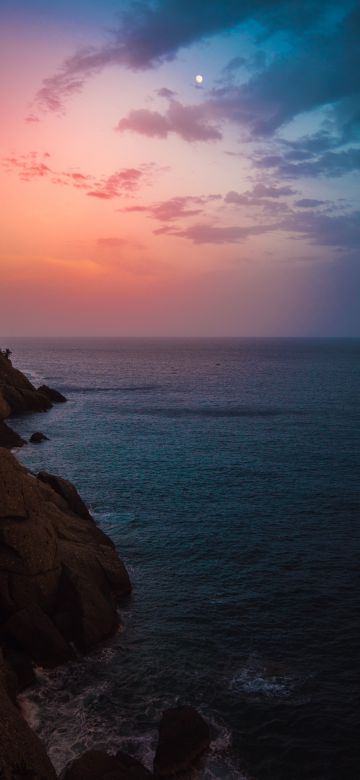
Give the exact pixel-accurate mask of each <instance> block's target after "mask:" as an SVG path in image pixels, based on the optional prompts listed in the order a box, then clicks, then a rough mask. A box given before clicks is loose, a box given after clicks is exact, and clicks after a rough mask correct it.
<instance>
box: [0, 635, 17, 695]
mask: <svg viewBox="0 0 360 780" xmlns="http://www.w3.org/2000/svg"><path fill="white" fill-rule="evenodd" d="M0 686H2V687H3V688H4V689H5V691H6V693H7V695H8V696H9V699H11V701H13V702H14V703H16V696H17V693H18V681H17V677H16V674H15V672H14V671H13V669H11V666H10V665H9V664H8V662H7V660H5V658H4V654H3V651H2V650H1V648H0Z"/></svg>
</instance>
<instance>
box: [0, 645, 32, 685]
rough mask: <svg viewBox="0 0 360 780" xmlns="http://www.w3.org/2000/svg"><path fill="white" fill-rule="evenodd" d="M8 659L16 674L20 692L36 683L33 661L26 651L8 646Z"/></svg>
mask: <svg viewBox="0 0 360 780" xmlns="http://www.w3.org/2000/svg"><path fill="white" fill-rule="evenodd" d="M5 649H6V655H5V658H6V661H7V663H8V666H9V667H10V669H11V670H12V671H13V673H14V674H15V675H16V679H17V690H18V692H19V693H21V692H22V691H25V690H26V688H30V687H31V686H32V685H35V683H36V676H35V672H34V667H33V665H32V661H31V660H30V658H29V656H28V655H26V653H24V652H22V651H21V650H15V649H14V648H13V647H7V648H5Z"/></svg>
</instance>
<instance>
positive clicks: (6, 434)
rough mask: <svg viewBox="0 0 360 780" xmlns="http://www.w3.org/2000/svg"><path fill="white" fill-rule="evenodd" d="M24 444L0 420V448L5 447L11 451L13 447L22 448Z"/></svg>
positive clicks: (22, 440) (14, 432)
mask: <svg viewBox="0 0 360 780" xmlns="http://www.w3.org/2000/svg"><path fill="white" fill-rule="evenodd" d="M24 444H26V442H25V441H24V439H22V438H21V436H19V434H18V433H16V431H13V430H12V428H9V426H8V425H6V423H4V422H3V421H2V420H0V447H7V448H8V449H11V450H12V449H13V447H22V446H23V445H24Z"/></svg>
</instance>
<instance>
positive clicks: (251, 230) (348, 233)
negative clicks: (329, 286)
mask: <svg viewBox="0 0 360 780" xmlns="http://www.w3.org/2000/svg"><path fill="white" fill-rule="evenodd" d="M275 231H278V232H281V233H283V234H285V235H287V236H289V237H291V238H296V239H300V238H301V239H305V240H308V241H310V242H311V244H314V245H317V246H322V247H330V248H332V249H334V250H336V251H337V250H341V251H344V250H346V251H355V252H357V253H358V252H359V249H360V211H353V212H350V213H347V214H341V215H336V216H329V215H328V214H324V213H322V212H315V211H314V212H307V211H306V210H305V211H297V212H294V211H291V210H289V209H288V213H285V216H283V218H277V219H273V220H272V221H271V222H263V223H262V222H258V223H257V224H255V225H246V226H244V225H217V224H211V223H205V222H199V223H196V224H194V225H190V226H188V227H183V228H180V229H179V228H174V227H173V226H170V225H163V226H162V227H160V228H158V229H157V230H155V231H154V233H155V235H170V236H176V237H178V238H185V239H187V240H189V241H192V242H193V243H194V244H234V243H239V242H242V241H245V240H246V239H248V238H250V237H251V236H256V235H263V234H266V233H270V232H275Z"/></svg>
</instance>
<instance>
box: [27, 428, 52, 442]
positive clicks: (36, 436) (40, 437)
mask: <svg viewBox="0 0 360 780" xmlns="http://www.w3.org/2000/svg"><path fill="white" fill-rule="evenodd" d="M42 441H48V437H47V436H45V434H44V433H41V431H36V432H35V433H32V434H31V436H30V442H31V444H41V442H42Z"/></svg>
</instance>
